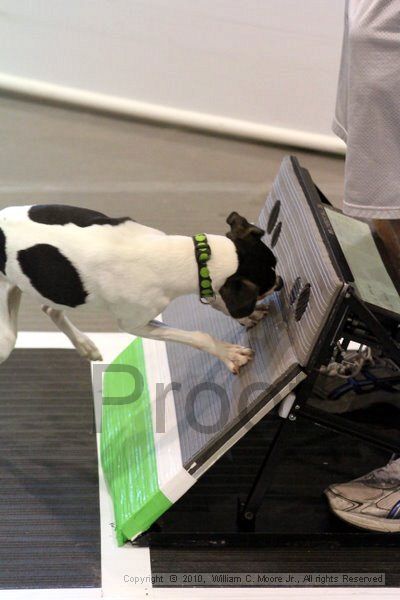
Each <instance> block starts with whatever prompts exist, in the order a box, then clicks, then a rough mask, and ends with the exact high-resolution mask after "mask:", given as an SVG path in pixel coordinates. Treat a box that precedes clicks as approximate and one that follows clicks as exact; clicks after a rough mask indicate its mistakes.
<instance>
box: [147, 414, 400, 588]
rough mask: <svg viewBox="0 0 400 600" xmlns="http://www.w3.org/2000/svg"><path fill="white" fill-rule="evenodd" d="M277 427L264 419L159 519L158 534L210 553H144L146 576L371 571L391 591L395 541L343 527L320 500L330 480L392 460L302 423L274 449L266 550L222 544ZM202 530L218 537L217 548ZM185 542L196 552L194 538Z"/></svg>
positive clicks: (397, 550)
mask: <svg viewBox="0 0 400 600" xmlns="http://www.w3.org/2000/svg"><path fill="white" fill-rule="evenodd" d="M389 408H390V407H389ZM365 416H367V415H365ZM365 420H366V419H364V421H365ZM277 424H278V418H277V417H276V416H275V415H273V414H271V413H270V414H269V415H267V417H266V418H265V419H263V420H262V421H261V422H260V423H259V424H258V425H256V426H255V427H254V428H253V429H252V430H251V431H249V432H248V433H247V434H246V435H245V436H244V437H243V438H242V439H241V440H240V441H239V442H238V443H237V444H236V445H235V446H234V447H233V448H232V449H231V450H230V452H229V453H227V454H226V455H225V456H224V457H222V458H221V460H219V461H218V462H217V463H216V464H215V465H213V467H212V468H211V469H210V470H209V471H208V472H207V473H206V474H205V475H204V476H203V477H202V478H201V480H200V481H199V482H198V483H197V485H195V486H193V487H192V488H191V489H190V490H189V492H188V493H187V494H185V496H184V497H183V498H181V499H180V500H179V501H178V502H177V503H176V504H175V505H174V506H173V507H172V508H171V509H170V510H169V511H168V512H167V513H165V515H163V517H161V519H160V520H159V522H158V523H159V525H160V527H161V530H162V531H163V532H165V534H166V538H167V539H169V540H170V542H173V543H174V544H175V545H176V546H179V536H180V534H182V533H183V534H184V533H185V532H189V531H191V532H193V531H195V532H197V533H198V534H199V535H200V536H201V535H202V534H204V538H205V539H208V540H211V542H209V545H208V548H205V547H201V546H204V545H205V544H204V543H200V544H199V547H197V548H196V547H191V548H188V547H186V548H179V547H169V548H164V547H151V548H150V557H151V566H152V572H153V575H155V574H157V573H189V574H197V573H246V572H249V573H256V572H271V573H288V572H293V573H332V572H336V573H339V572H340V573H368V572H375V573H376V572H379V573H385V576H386V579H385V581H386V585H387V586H399V585H400V569H399V564H400V535H397V534H393V535H386V536H385V534H374V533H372V532H368V531H365V530H362V529H357V528H355V527H352V526H350V525H346V523H344V522H342V521H340V520H339V519H338V518H336V517H335V516H334V515H333V514H332V513H331V512H330V511H329V508H328V504H327V501H326V498H325V497H324V495H323V490H324V489H325V488H326V487H327V486H328V485H329V484H330V483H334V482H342V481H349V480H350V479H353V478H355V477H357V476H360V475H363V474H365V473H367V472H368V471H369V470H371V469H374V468H376V467H378V466H382V465H384V464H386V462H387V461H388V459H389V457H390V455H389V454H388V453H386V452H384V451H382V450H378V449H376V448H374V447H372V446H369V445H367V444H365V443H363V442H360V441H357V440H355V439H354V438H351V437H349V436H345V435H342V434H338V433H334V432H332V431H329V430H327V429H325V428H323V427H319V426H316V425H315V424H313V423H312V422H310V421H305V420H303V419H302V420H300V419H297V421H296V422H294V423H293V427H289V430H288V431H287V433H286V435H285V439H284V440H282V442H281V443H282V444H283V449H282V456H281V459H280V460H279V466H278V467H277V469H276V471H275V473H274V476H273V478H272V485H271V488H270V490H269V492H268V494H267V496H266V498H265V500H264V503H263V506H262V508H261V509H260V512H259V514H258V516H257V529H258V531H260V532H262V534H263V536H265V541H266V544H265V545H266V546H267V547H257V546H256V542H255V541H254V540H251V539H249V540H248V545H247V546H246V547H241V548H234V547H230V545H229V541H228V538H229V534H228V532H231V531H235V522H236V509H237V499H238V497H240V498H241V499H244V498H245V497H246V493H247V492H248V490H249V488H250V485H251V483H252V481H253V478H254V476H255V475H256V472H257V469H258V465H259V464H261V461H262V458H263V455H264V453H265V450H266V448H267V447H268V444H269V443H270V441H271V439H272V435H273V431H274V429H275V427H276V426H277ZM207 531H211V532H213V533H215V534H216V533H220V534H221V535H222V537H221V535H220V536H218V541H216V540H217V536H215V537H214V538H213V536H212V535H211V536H207V533H206V532H207ZM225 536H226V537H225ZM186 544H187V545H192V546H194V542H193V541H191V542H190V544H189V543H188V542H186ZM192 581H193V579H192ZM156 585H157V584H156ZM216 585H217V586H218V585H224V584H223V583H218V582H217V583H216Z"/></svg>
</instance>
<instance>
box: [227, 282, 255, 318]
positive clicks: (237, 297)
mask: <svg viewBox="0 0 400 600" xmlns="http://www.w3.org/2000/svg"><path fill="white" fill-rule="evenodd" d="M258 291H259V290H258V287H257V286H256V285H255V284H254V283H252V282H251V281H249V280H248V279H246V278H245V277H238V276H235V275H232V276H231V277H229V278H228V279H227V280H226V281H225V283H224V285H223V286H222V287H221V289H220V290H219V293H220V294H221V296H222V299H223V301H224V302H225V305H226V308H227V309H228V310H229V313H230V314H231V315H232V317H233V318H234V319H242V318H243V317H248V316H249V315H251V313H252V312H253V311H254V309H255V306H256V302H257V297H258Z"/></svg>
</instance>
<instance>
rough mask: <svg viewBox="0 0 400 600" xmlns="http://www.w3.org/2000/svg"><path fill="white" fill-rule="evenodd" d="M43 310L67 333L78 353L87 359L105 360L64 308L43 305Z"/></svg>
mask: <svg viewBox="0 0 400 600" xmlns="http://www.w3.org/2000/svg"><path fill="white" fill-rule="evenodd" d="M42 311H43V312H44V313H45V314H46V315H47V316H48V317H50V319H51V320H52V321H53V323H54V324H55V325H56V326H57V327H58V329H59V330H60V331H62V332H63V333H65V335H66V336H67V338H69V339H70V340H71V342H72V343H73V345H74V346H75V348H76V349H77V351H78V354H80V355H81V356H83V358H87V360H103V359H102V356H101V354H100V351H99V350H98V348H97V346H96V345H95V344H94V343H93V342H92V340H90V339H89V338H88V336H87V335H86V334H84V333H82V331H79V329H78V328H77V327H75V325H74V324H73V323H71V321H70V320H69V319H68V317H67V316H66V314H65V313H64V311H63V310H57V309H56V308H52V307H51V306H47V305H42Z"/></svg>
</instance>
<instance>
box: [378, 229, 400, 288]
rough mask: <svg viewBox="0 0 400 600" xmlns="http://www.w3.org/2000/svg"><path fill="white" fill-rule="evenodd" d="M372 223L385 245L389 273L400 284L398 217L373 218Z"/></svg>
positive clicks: (399, 230) (399, 232)
mask: <svg viewBox="0 0 400 600" xmlns="http://www.w3.org/2000/svg"><path fill="white" fill-rule="evenodd" d="M373 224H374V226H375V230H376V232H377V234H378V235H379V237H380V238H381V240H382V243H383V245H384V247H385V251H386V255H387V259H388V263H389V264H388V265H387V266H388V267H389V270H390V274H391V275H392V276H393V279H394V283H395V284H397V285H398V286H400V219H395V220H390V219H386V220H383V219H382V220H375V221H373Z"/></svg>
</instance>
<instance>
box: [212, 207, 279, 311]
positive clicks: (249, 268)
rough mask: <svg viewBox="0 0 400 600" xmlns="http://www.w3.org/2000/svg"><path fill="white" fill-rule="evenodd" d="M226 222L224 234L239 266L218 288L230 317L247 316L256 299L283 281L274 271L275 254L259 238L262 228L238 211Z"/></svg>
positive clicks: (274, 288) (277, 287)
mask: <svg viewBox="0 0 400 600" xmlns="http://www.w3.org/2000/svg"><path fill="white" fill-rule="evenodd" d="M226 222H227V223H228V225H230V228H231V230H230V231H229V232H228V233H227V234H226V235H227V237H228V238H229V239H231V240H232V242H233V243H234V244H235V246H236V251H237V254H238V258H239V266H238V269H237V271H236V273H234V274H233V275H231V276H230V277H229V278H228V279H227V280H226V281H225V283H224V285H223V286H222V287H221V289H220V290H219V293H220V294H221V296H222V298H223V300H224V302H225V304H226V307H227V309H228V310H229V312H230V314H231V315H232V317H234V318H235V319H240V318H243V317H247V316H249V315H250V314H251V313H252V312H253V311H254V308H255V305H256V302H257V300H261V299H262V298H263V297H264V296H266V295H267V294H268V293H271V292H273V291H275V290H278V289H281V287H282V285H283V282H282V279H281V278H280V277H278V276H277V275H276V273H275V267H276V258H275V256H274V254H273V253H272V252H271V250H270V249H269V248H268V247H267V246H266V245H265V244H264V242H263V241H262V240H261V238H262V237H263V235H264V233H265V231H263V230H262V229H260V228H259V227H257V226H256V225H253V224H251V223H249V222H248V221H247V219H245V218H244V217H242V216H241V215H239V214H238V213H237V212H233V213H231V214H230V215H229V217H228V218H227V220H226Z"/></svg>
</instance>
